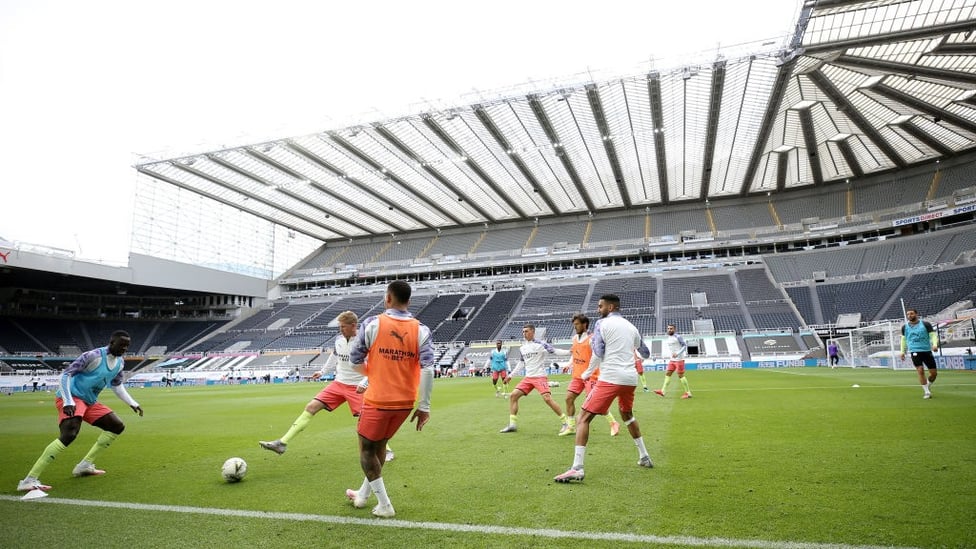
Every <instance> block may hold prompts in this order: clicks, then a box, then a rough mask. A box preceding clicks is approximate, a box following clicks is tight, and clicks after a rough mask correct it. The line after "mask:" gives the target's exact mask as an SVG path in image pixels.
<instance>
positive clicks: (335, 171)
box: [282, 141, 434, 230]
mask: <svg viewBox="0 0 976 549" xmlns="http://www.w3.org/2000/svg"><path fill="white" fill-rule="evenodd" d="M282 146H283V147H285V148H286V149H288V150H290V151H291V152H293V153H295V154H297V155H298V156H301V157H302V158H304V159H305V160H308V161H309V162H311V163H312V164H315V165H316V166H318V167H320V168H322V169H323V170H325V171H327V172H329V173H331V174H332V175H334V176H335V177H341V178H342V180H343V181H345V182H347V183H349V184H350V185H352V186H353V187H356V189H358V190H360V191H362V192H364V193H366V194H368V195H369V196H371V197H373V198H374V199H376V200H377V201H379V202H381V203H382V204H385V205H386V207H387V208H393V207H394V206H395V205H394V204H393V203H392V202H390V201H389V200H388V199H387V198H386V197H385V196H383V195H381V194H380V193H378V192H376V191H374V190H373V189H372V187H369V186H367V185H364V184H363V183H362V182H360V181H359V180H357V179H356V178H355V177H352V176H350V175H348V174H344V173H342V170H340V169H339V168H337V167H336V166H333V165H332V164H331V163H330V162H328V161H326V160H325V159H323V158H321V157H320V156H319V155H317V154H315V153H313V152H312V151H310V150H308V149H306V148H305V147H302V146H301V145H299V144H298V143H294V142H291V141H288V142H285V143H282ZM311 184H312V186H313V187H315V188H316V189H318V190H319V191H320V192H323V193H327V194H328V193H331V191H329V189H328V188H327V187H325V186H324V185H322V184H321V183H319V182H317V181H315V180H311ZM408 194H409V191H408ZM420 202H423V201H422V200H421V201H420ZM357 207H358V206H357ZM400 213H402V214H403V215H404V216H406V217H409V218H410V219H412V220H413V221H414V222H416V223H417V224H419V225H423V226H424V227H427V228H428V229H433V228H434V226H433V225H431V224H430V223H428V222H427V221H424V219H423V218H420V217H417V216H415V215H413V214H412V213H410V211H409V210H406V209H401V210H400ZM391 225H392V223H391ZM401 230H403V229H401Z"/></svg>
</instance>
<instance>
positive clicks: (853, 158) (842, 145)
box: [837, 138, 864, 177]
mask: <svg viewBox="0 0 976 549" xmlns="http://www.w3.org/2000/svg"><path fill="white" fill-rule="evenodd" d="M837 148H838V149H839V150H840V154H841V155H842V156H843V157H844V161H845V162H847V166H848V167H849V168H850V169H851V171H852V172H854V177H863V176H864V169H863V168H861V163H860V162H859V161H858V160H857V155H856V154H854V148H853V147H851V142H850V139H849V138H848V139H844V140H842V141H837Z"/></svg>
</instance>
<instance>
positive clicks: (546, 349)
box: [499, 324, 570, 433]
mask: <svg viewBox="0 0 976 549" xmlns="http://www.w3.org/2000/svg"><path fill="white" fill-rule="evenodd" d="M522 336H523V337H525V341H523V342H522V347H521V348H519V352H520V353H521V354H522V362H523V363H524V364H525V377H523V378H522V381H520V382H519V384H518V385H516V386H515V390H514V391H512V394H511V395H510V396H509V397H508V413H509V415H508V425H507V426H506V427H504V428H503V429H502V430H501V431H499V432H501V433H514V432H515V431H517V430H518V410H519V405H518V401H519V399H520V398H522V397H524V396H525V395H527V394H529V393H531V392H532V389H535V390H537V391H539V394H540V395H542V400H544V401H545V402H546V405H548V406H549V407H550V408H552V411H553V412H555V413H556V415H557V416H559V419H560V421H561V423H562V426H561V428H560V430H562V429H565V428H566V426H567V425H568V424H569V419H568V418H567V417H566V414H564V413H563V411H562V410H561V409H560V408H559V405H558V404H556V401H554V400H553V399H552V391H550V390H549V378H548V377H547V376H546V365H545V361H546V355H547V354H549V353H552V354H554V355H558V356H569V354H570V352H569V351H567V350H565V349H556V348H554V347H553V346H552V345H550V344H548V343H546V342H544V341H539V340H537V339H536V338H535V324H526V325H525V326H524V327H523V328H522Z"/></svg>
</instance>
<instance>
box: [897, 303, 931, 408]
mask: <svg viewBox="0 0 976 549" xmlns="http://www.w3.org/2000/svg"><path fill="white" fill-rule="evenodd" d="M905 315H906V317H907V318H908V322H906V323H905V324H904V325H902V327H901V359H902V360H905V351H906V350H907V351H908V352H910V353H911V354H912V364H914V365H915V371H916V372H918V382H919V383H920V384H921V385H922V390H923V391H925V392H924V394H922V398H932V391H931V386H932V384H933V383H935V378H936V377H938V376H939V371H938V370H937V369H936V364H935V355H934V354H933V353H936V352H938V351H939V333H938V332H936V331H935V328H933V327H932V325H931V324H929V322H928V321H925V320H919V318H918V311H917V310H915V309H908V310H907V311H906V312H905ZM925 368H928V369H929V376H928V379H925Z"/></svg>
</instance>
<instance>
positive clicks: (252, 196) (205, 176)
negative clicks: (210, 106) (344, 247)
mask: <svg viewBox="0 0 976 549" xmlns="http://www.w3.org/2000/svg"><path fill="white" fill-rule="evenodd" d="M207 157H208V158H209V157H210V155H207ZM210 160H214V159H213V158H210ZM217 163H218V164H220V165H221V166H223V165H224V164H227V162H223V161H220V162H217ZM171 165H172V166H173V167H174V168H179V169H181V170H183V171H185V172H187V173H191V174H193V175H195V176H197V177H199V178H200V179H204V180H206V181H209V182H210V183H213V184H214V185H219V186H221V187H224V188H225V189H228V190H231V191H233V192H235V193H239V194H243V195H244V196H246V197H248V198H250V199H251V200H254V201H256V202H260V203H262V204H264V205H265V206H268V207H270V208H273V209H275V210H281V211H283V212H285V213H287V214H289V215H293V216H295V217H297V218H299V219H301V220H302V221H306V222H308V223H311V224H312V225H315V226H318V227H322V229H324V230H326V231H330V232H334V233H336V234H339V235H341V236H344V237H347V238H348V237H349V236H352V235H349V234H346V233H343V232H340V231H337V230H335V229H333V228H329V227H326V226H325V225H322V223H321V222H320V221H319V220H315V219H312V218H311V217H308V216H307V215H305V214H302V213H299V212H296V211H295V210H292V209H291V208H288V207H285V206H284V205H283V204H281V203H278V202H274V201H271V200H268V199H266V198H264V197H262V196H260V195H257V194H254V193H249V192H247V191H245V190H243V189H241V188H239V187H235V186H234V185H231V184H229V183H227V182H225V181H223V180H222V179H218V178H216V177H213V176H211V175H208V174H206V173H204V172H202V171H200V170H198V169H196V168H191V167H190V166H187V165H185V164H180V163H178V162H173V163H171ZM230 166H233V164H230ZM228 169H231V168H229V167H228ZM238 169H240V168H238ZM240 171H241V172H242V175H243V174H246V173H247V172H246V171H244V170H240ZM255 177H257V176H255ZM255 181H259V182H265V180H264V179H263V178H257V179H255ZM265 184H266V185H268V186H275V187H276V185H273V184H271V183H265ZM276 223H277V222H276ZM357 227H358V226H357ZM358 228H360V229H362V231H363V232H365V233H371V232H372V231H370V230H369V229H365V228H362V227H358Z"/></svg>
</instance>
